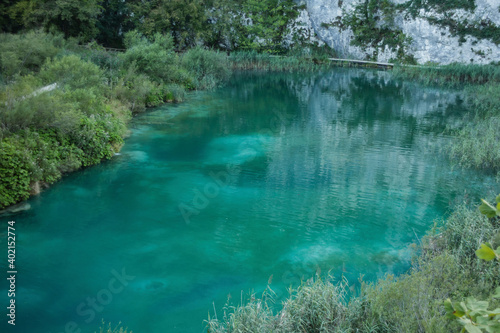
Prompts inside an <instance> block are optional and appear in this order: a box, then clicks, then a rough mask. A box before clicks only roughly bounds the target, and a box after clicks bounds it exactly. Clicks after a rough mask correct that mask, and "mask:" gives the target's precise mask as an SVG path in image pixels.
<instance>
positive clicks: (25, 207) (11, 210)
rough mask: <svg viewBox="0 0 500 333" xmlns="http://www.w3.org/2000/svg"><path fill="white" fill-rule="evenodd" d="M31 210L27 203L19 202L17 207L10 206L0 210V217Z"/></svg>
mask: <svg viewBox="0 0 500 333" xmlns="http://www.w3.org/2000/svg"><path fill="white" fill-rule="evenodd" d="M30 209H31V205H30V204H29V203H27V202H21V203H19V204H17V205H13V206H10V207H8V208H6V209H4V210H0V216H8V215H13V214H17V213H20V212H24V211H27V210H30Z"/></svg>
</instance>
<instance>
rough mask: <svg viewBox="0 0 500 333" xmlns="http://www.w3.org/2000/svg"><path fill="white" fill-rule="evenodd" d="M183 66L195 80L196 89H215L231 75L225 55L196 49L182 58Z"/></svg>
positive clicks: (199, 48)
mask: <svg viewBox="0 0 500 333" xmlns="http://www.w3.org/2000/svg"><path fill="white" fill-rule="evenodd" d="M182 66H183V67H184V68H185V69H186V70H187V71H188V73H190V74H191V75H192V77H193V78H194V86H195V88H196V89H213V88H215V87H217V86H219V85H221V84H222V83H224V82H226V81H227V80H228V79H229V76H230V75H231V71H230V69H229V62H228V58H227V56H226V55H225V54H224V53H220V52H218V51H211V50H205V49H203V48H201V47H195V48H193V49H190V50H189V51H187V52H186V53H185V54H184V56H183V57H182Z"/></svg>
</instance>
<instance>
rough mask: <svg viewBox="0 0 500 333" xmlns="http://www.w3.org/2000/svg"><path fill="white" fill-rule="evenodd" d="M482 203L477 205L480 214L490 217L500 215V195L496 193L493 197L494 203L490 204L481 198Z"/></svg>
mask: <svg viewBox="0 0 500 333" xmlns="http://www.w3.org/2000/svg"><path fill="white" fill-rule="evenodd" d="M481 201H482V204H481V206H479V211H480V212H481V214H483V215H484V216H486V217H488V218H492V217H495V216H500V195H498V196H497V197H496V199H495V201H496V205H491V204H490V203H489V202H488V201H486V200H484V199H481Z"/></svg>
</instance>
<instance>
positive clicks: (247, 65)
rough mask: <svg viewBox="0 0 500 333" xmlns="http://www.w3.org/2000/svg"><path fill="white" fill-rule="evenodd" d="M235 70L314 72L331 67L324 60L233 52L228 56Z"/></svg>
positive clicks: (254, 52) (251, 52)
mask: <svg viewBox="0 0 500 333" xmlns="http://www.w3.org/2000/svg"><path fill="white" fill-rule="evenodd" d="M229 61H230V63H231V64H232V68H233V69H235V70H249V69H257V70H262V71H305V72H307V71H316V70H318V69H321V68H327V67H329V66H331V62H330V61H328V60H326V59H324V58H314V57H304V56H300V57H299V56H289V57H286V56H275V55H270V54H268V53H257V51H239V52H233V53H231V55H230V56H229Z"/></svg>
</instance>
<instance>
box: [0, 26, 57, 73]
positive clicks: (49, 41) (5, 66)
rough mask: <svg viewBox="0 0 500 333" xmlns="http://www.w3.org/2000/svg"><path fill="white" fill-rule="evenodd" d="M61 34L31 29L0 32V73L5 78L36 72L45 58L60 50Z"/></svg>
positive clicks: (51, 56) (49, 57)
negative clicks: (15, 33)
mask: <svg viewBox="0 0 500 333" xmlns="http://www.w3.org/2000/svg"><path fill="white" fill-rule="evenodd" d="M64 44H65V42H64V40H63V38H62V35H57V34H56V35H54V34H47V33H43V32H41V31H31V32H28V33H23V34H17V35H12V34H0V73H1V75H3V76H4V77H5V78H6V79H12V78H13V76H14V75H16V74H20V75H25V74H29V73H32V72H38V71H39V70H40V68H41V67H42V65H43V64H44V62H45V61H46V59H51V58H53V57H54V56H55V55H56V54H57V53H59V52H60V50H61V49H62V47H63V46H64Z"/></svg>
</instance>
